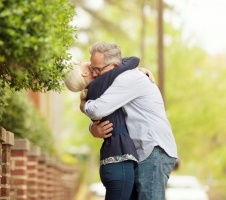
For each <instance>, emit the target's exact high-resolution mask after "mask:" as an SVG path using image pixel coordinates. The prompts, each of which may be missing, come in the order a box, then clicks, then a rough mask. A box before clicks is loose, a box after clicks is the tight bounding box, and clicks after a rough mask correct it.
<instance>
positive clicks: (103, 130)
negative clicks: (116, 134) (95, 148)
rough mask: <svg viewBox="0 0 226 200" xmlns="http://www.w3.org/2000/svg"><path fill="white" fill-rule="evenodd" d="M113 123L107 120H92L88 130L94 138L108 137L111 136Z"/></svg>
mask: <svg viewBox="0 0 226 200" xmlns="http://www.w3.org/2000/svg"><path fill="white" fill-rule="evenodd" d="M112 126H113V124H112V123H111V122H109V121H104V122H101V123H100V121H94V122H93V124H92V126H91V128H90V132H91V133H92V135H93V137H96V138H109V137H111V136H112V133H110V132H111V131H112V130H113V128H112Z"/></svg>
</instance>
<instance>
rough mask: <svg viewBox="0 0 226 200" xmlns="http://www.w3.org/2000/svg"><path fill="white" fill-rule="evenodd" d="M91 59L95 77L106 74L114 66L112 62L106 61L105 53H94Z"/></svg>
mask: <svg viewBox="0 0 226 200" xmlns="http://www.w3.org/2000/svg"><path fill="white" fill-rule="evenodd" d="M90 61H91V65H90V66H89V67H90V71H91V72H92V75H93V77H94V78H96V77H98V76H100V75H102V74H104V73H105V72H107V71H109V70H111V69H112V68H113V67H114V66H113V65H112V64H111V63H107V64H106V63H105V62H104V54H103V53H99V52H96V53H94V54H92V55H91V58H90Z"/></svg>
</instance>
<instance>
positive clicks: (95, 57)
mask: <svg viewBox="0 0 226 200" xmlns="http://www.w3.org/2000/svg"><path fill="white" fill-rule="evenodd" d="M90 61H91V62H95V63H103V62H104V54H103V53H100V52H96V53H94V54H92V55H91V58H90Z"/></svg>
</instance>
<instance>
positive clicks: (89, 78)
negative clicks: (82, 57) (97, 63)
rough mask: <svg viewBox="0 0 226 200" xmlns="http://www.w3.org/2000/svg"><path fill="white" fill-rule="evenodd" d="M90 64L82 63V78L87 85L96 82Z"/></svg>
mask: <svg viewBox="0 0 226 200" xmlns="http://www.w3.org/2000/svg"><path fill="white" fill-rule="evenodd" d="M89 65H90V63H89V62H82V63H81V70H82V76H83V78H84V80H85V82H86V83H87V85H88V84H89V83H90V82H92V81H93V80H94V77H93V75H92V73H91V71H90V69H89Z"/></svg>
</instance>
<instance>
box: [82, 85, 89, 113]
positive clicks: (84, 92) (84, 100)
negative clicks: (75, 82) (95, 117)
mask: <svg viewBox="0 0 226 200" xmlns="http://www.w3.org/2000/svg"><path fill="white" fill-rule="evenodd" d="M87 92H88V90H87V89H84V90H82V91H81V93H80V101H81V102H80V110H81V112H83V113H84V106H85V104H86V97H87Z"/></svg>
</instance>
